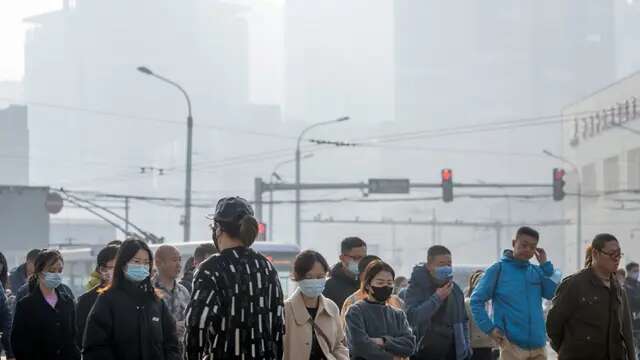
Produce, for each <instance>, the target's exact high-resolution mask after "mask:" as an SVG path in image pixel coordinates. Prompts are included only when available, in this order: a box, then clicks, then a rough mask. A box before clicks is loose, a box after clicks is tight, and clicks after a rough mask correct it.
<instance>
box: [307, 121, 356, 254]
mask: <svg viewBox="0 0 640 360" xmlns="http://www.w3.org/2000/svg"><path fill="white" fill-rule="evenodd" d="M347 120H349V117H348V116H343V117H340V118H337V119H334V120H329V121H323V122H319V123H316V124H313V125H311V126H309V127H307V128H305V129H304V130H302V132H301V133H300V136H298V143H297V144H296V244H297V245H298V246H300V242H301V229H300V142H302V138H303V137H304V135H305V134H306V133H307V132H308V131H309V130H311V129H315V128H317V127H320V126H324V125H331V124H337V123H340V122H343V121H347Z"/></svg>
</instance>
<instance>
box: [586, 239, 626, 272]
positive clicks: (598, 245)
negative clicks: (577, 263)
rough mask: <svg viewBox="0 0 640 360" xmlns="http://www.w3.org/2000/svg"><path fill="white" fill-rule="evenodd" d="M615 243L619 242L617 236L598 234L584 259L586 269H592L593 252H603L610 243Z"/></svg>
mask: <svg viewBox="0 0 640 360" xmlns="http://www.w3.org/2000/svg"><path fill="white" fill-rule="evenodd" d="M610 241H615V242H618V239H616V237H615V236H613V235H611V234H598V235H596V237H594V238H593V241H591V245H590V246H589V247H588V248H587V251H586V254H585V258H584V267H585V268H590V267H591V266H593V251H594V250H597V251H602V249H604V247H605V246H606V245H607V243H608V242H610Z"/></svg>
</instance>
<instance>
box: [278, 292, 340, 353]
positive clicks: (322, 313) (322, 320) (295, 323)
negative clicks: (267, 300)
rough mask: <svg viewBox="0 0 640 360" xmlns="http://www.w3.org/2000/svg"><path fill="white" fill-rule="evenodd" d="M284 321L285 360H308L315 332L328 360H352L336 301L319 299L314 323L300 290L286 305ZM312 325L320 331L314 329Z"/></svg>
mask: <svg viewBox="0 0 640 360" xmlns="http://www.w3.org/2000/svg"><path fill="white" fill-rule="evenodd" d="M284 319H285V329H286V330H287V331H286V333H285V336H284V357H283V360H298V359H309V356H310V355H311V346H312V331H313V333H315V337H316V339H317V341H318V344H319V345H320V348H321V349H322V353H323V354H324V356H325V358H326V359H327V360H349V350H348V349H347V347H346V346H345V345H344V330H343V329H342V322H341V320H340V312H339V311H338V307H337V306H336V304H334V303H333V301H331V300H329V299H327V298H325V297H324V296H320V298H319V301H318V312H317V314H316V318H315V319H311V316H309V311H308V310H307V308H306V306H305V304H304V299H303V298H302V293H301V292H300V289H298V290H296V292H295V293H294V294H293V295H292V296H291V297H290V298H289V299H287V301H285V303H284ZM312 321H313V322H314V323H315V325H316V326H317V328H318V329H319V330H317V329H316V328H315V327H314V326H313V325H312Z"/></svg>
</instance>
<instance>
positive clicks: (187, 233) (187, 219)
mask: <svg viewBox="0 0 640 360" xmlns="http://www.w3.org/2000/svg"><path fill="white" fill-rule="evenodd" d="M138 71H140V72H141V73H143V74H146V75H149V76H153V77H155V78H156V79H158V80H161V81H163V82H165V83H167V84H170V85H172V86H174V87H176V88H178V90H180V92H182V94H183V95H184V98H185V99H186V100H187V109H188V114H187V169H186V170H187V171H186V173H187V174H186V179H185V189H184V225H183V226H184V229H183V230H184V233H183V241H184V242H189V241H191V157H192V155H193V117H192V116H191V99H190V98H189V94H187V92H186V90H185V89H184V88H183V87H182V86H180V85H179V84H178V83H176V82H175V81H173V80H170V79H167V78H166V77H164V76H161V75H158V74H156V73H154V72H153V71H151V70H150V69H149V68H147V67H145V66H139V67H138Z"/></svg>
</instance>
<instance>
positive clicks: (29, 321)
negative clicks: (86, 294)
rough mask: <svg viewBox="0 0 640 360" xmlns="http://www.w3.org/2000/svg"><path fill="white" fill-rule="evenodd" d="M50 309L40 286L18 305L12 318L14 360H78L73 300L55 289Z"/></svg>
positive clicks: (78, 352)
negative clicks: (54, 298)
mask: <svg viewBox="0 0 640 360" xmlns="http://www.w3.org/2000/svg"><path fill="white" fill-rule="evenodd" d="M56 293H57V294H58V302H57V304H56V308H55V309H54V308H52V307H51V305H49V303H47V301H46V300H45V299H44V297H43V296H42V292H41V291H40V288H39V287H36V289H35V290H34V291H32V292H31V293H30V294H29V295H27V296H26V297H25V298H24V299H22V300H20V301H19V302H18V305H17V306H16V313H15V316H14V319H13V329H12V332H11V347H12V349H13V353H14V355H15V358H16V359H17V360H22V359H24V360H76V359H77V360H79V359H80V351H79V350H78V347H77V346H76V343H75V331H76V327H75V321H74V319H75V308H74V304H73V300H72V299H71V298H70V297H69V296H68V295H67V294H66V293H65V292H64V291H60V290H58V289H56Z"/></svg>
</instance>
